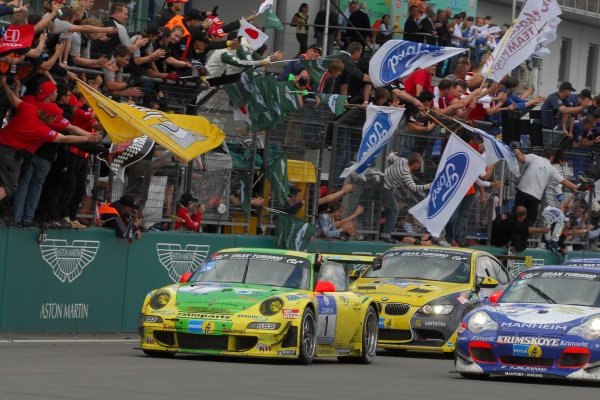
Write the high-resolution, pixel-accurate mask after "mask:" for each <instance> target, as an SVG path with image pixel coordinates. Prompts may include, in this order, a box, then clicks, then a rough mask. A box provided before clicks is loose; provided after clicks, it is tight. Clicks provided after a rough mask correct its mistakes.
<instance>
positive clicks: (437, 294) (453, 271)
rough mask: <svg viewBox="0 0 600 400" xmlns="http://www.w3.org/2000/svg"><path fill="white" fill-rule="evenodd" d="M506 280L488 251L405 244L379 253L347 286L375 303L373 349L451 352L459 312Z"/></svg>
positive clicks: (481, 298)
mask: <svg viewBox="0 0 600 400" xmlns="http://www.w3.org/2000/svg"><path fill="white" fill-rule="evenodd" d="M508 281H509V276H508V273H507V271H506V268H505V267H504V266H503V265H502V264H501V263H500V262H499V261H498V260H497V259H496V258H495V257H494V256H493V255H491V254H489V253H485V252H482V251H476V250H472V249H466V248H465V249H463V248H445V247H422V246H406V247H394V248H392V249H389V250H387V251H386V252H384V253H383V255H382V256H380V257H379V258H378V259H377V260H375V261H374V262H373V264H372V265H371V266H370V267H369V268H368V269H367V270H365V271H364V273H363V274H362V275H361V276H360V278H358V279H357V280H356V281H355V282H354V283H353V284H352V285H351V289H353V290H356V291H357V292H359V293H361V294H363V295H368V296H370V297H371V298H373V299H374V300H375V301H377V302H378V307H379V312H380V314H379V342H378V346H379V347H381V348H384V349H386V350H390V351H394V350H401V351H404V350H422V351H433V352H444V353H449V354H452V353H453V352H454V349H455V341H456V330H457V328H458V325H459V324H460V322H461V320H462V318H463V316H464V315H465V314H466V313H468V312H469V311H470V310H472V309H473V308H475V307H477V306H479V305H480V304H481V302H482V300H485V298H486V297H487V296H489V295H490V294H491V292H492V289H493V288H496V287H497V286H498V285H500V286H501V287H502V286H505V285H507V284H508Z"/></svg>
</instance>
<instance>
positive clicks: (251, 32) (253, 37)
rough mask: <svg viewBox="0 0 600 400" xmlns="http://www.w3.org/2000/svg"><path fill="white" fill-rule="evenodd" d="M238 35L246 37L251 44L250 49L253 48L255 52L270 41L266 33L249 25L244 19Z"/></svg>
mask: <svg viewBox="0 0 600 400" xmlns="http://www.w3.org/2000/svg"><path fill="white" fill-rule="evenodd" d="M238 35H239V36H243V37H245V38H246V39H247V40H248V43H250V47H252V48H253V49H254V50H256V49H258V48H259V47H260V46H262V45H263V44H265V42H266V41H267V40H268V39H269V36H268V35H267V34H266V33H264V32H263V31H261V30H260V29H258V28H257V27H255V26H254V25H252V24H249V23H248V22H247V21H246V20H244V19H243V20H242V22H241V24H240V30H239V33H238Z"/></svg>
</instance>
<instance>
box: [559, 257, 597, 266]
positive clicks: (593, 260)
mask: <svg viewBox="0 0 600 400" xmlns="http://www.w3.org/2000/svg"><path fill="white" fill-rule="evenodd" d="M579 264H598V265H600V258H595V257H578V258H571V259H569V260H567V261H565V265H579Z"/></svg>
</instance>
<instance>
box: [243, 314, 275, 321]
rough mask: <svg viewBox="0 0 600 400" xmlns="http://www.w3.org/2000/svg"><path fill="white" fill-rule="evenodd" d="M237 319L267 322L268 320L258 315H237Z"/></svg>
mask: <svg viewBox="0 0 600 400" xmlns="http://www.w3.org/2000/svg"><path fill="white" fill-rule="evenodd" d="M238 318H248V319H253V320H255V321H267V320H268V319H269V318H268V317H261V316H260V315H251V314H240V315H238Z"/></svg>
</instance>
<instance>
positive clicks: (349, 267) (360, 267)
mask: <svg viewBox="0 0 600 400" xmlns="http://www.w3.org/2000/svg"><path fill="white" fill-rule="evenodd" d="M328 262H334V263H337V264H341V265H342V266H343V267H344V270H346V271H348V272H352V271H358V272H362V271H364V270H365V269H367V268H369V266H370V265H371V263H370V262H368V261H357V260H336V259H327V260H325V261H324V263H328Z"/></svg>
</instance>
